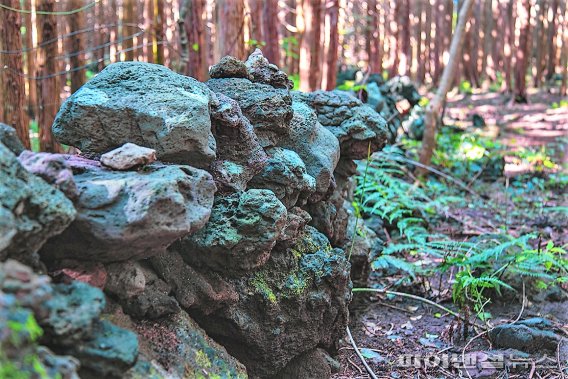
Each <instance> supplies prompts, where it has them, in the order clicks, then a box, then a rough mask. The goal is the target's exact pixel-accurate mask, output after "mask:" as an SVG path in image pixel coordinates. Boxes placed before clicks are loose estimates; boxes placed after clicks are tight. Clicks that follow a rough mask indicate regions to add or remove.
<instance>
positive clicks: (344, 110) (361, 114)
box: [293, 91, 388, 159]
mask: <svg viewBox="0 0 568 379" xmlns="http://www.w3.org/2000/svg"><path fill="white" fill-rule="evenodd" d="M293 97H294V101H303V102H305V103H307V104H308V105H310V106H311V107H312V108H313V109H314V110H315V111H316V113H317V117H318V121H319V122H320V123H321V124H322V125H323V126H325V127H326V128H327V129H328V130H330V131H331V132H332V133H333V135H334V136H335V137H336V138H337V139H338V140H339V144H340V145H341V157H342V158H348V159H363V158H366V157H367V155H368V152H369V147H370V150H371V152H373V151H377V150H380V149H382V148H383V147H384V146H385V144H386V142H387V138H388V136H387V123H386V121H385V120H384V119H383V118H382V117H381V115H379V114H378V113H377V112H375V111H373V110H372V109H371V108H370V107H368V106H365V105H364V104H363V103H362V102H361V101H359V100H358V99H356V98H355V97H353V96H351V95H350V94H349V93H347V92H342V91H316V92H312V93H309V94H303V93H299V92H294V96H293ZM369 145H370V146H369Z"/></svg>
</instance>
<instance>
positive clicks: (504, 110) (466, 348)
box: [333, 91, 568, 379]
mask: <svg viewBox="0 0 568 379" xmlns="http://www.w3.org/2000/svg"><path fill="white" fill-rule="evenodd" d="M560 100H561V99H560V98H559V97H558V96H556V95H551V94H549V93H546V92H544V91H541V92H533V93H531V95H530V97H529V104H522V105H512V104H510V101H509V99H508V98H506V97H504V96H502V95H500V94H496V93H487V94H478V95H471V96H465V97H464V96H461V95H460V96H455V97H454V98H451V99H450V100H449V102H448V106H447V109H446V113H445V123H446V124H455V125H459V124H460V123H461V124H465V125H466V126H467V124H468V123H470V124H471V115H472V114H478V115H480V116H482V117H483V118H484V119H485V122H486V123H487V130H488V131H489V133H493V135H494V138H495V139H496V140H498V141H499V142H501V143H503V144H505V145H507V146H508V147H509V148H510V149H517V148H520V147H527V146H531V147H540V146H544V145H548V146H551V145H552V146H555V147H556V149H555V150H553V152H555V156H554V159H555V160H556V161H557V162H562V163H564V164H566V163H567V158H566V154H565V153H564V148H565V146H563V145H565V144H566V141H567V137H568V107H560V108H557V109H552V107H551V104H553V103H555V102H556V103H558V102H559V101H560ZM506 162H507V164H506V167H505V177H503V178H500V179H498V180H497V181H495V182H494V183H492V182H489V183H484V186H485V187H481V188H485V189H486V194H484V196H487V198H488V199H489V200H491V203H493V204H499V208H501V212H500V213H499V212H495V211H494V209H492V208H491V207H487V208H476V209H471V208H463V209H453V215H454V216H457V217H458V218H459V219H460V220H461V222H455V220H454V222H451V221H448V222H447V223H446V222H443V223H441V224H440V225H436V226H435V228H440V229H443V230H445V231H446V232H448V230H451V231H452V232H451V233H449V234H450V235H453V236H455V238H456V240H459V239H461V240H463V239H464V238H465V237H467V236H468V235H471V234H475V233H476V231H479V230H482V231H486V232H491V231H492V230H495V229H496V228H497V227H498V226H499V225H502V224H503V222H504V221H503V218H506V225H507V227H508V230H510V231H511V233H513V234H515V233H517V232H519V233H520V232H521V231H526V230H528V229H531V230H534V229H540V230H546V232H547V233H548V235H549V236H551V238H552V239H553V240H555V241H556V242H557V244H560V245H562V244H565V243H567V242H568V237H567V236H566V230H567V227H568V225H567V223H566V220H565V219H563V220H559V219H544V220H534V219H532V216H531V219H527V215H526V214H523V213H522V212H515V204H514V202H512V201H511V199H509V198H508V197H507V196H505V195H504V193H503V192H504V191H503V190H502V189H503V188H504V186H507V185H509V180H510V178H511V177H513V176H515V175H519V174H521V173H526V172H528V171H530V169H531V168H530V167H527V166H526V165H523V163H522V162H520V161H519V160H517V159H515V158H514V157H507V158H506ZM534 196H535V199H534V204H535V205H534V206H535V207H538V206H542V205H543V201H544V202H546V204H547V205H548V206H550V205H553V206H566V205H568V203H567V201H566V196H565V194H564V193H562V192H561V191H556V192H553V193H547V194H546V195H543V194H540V193H537V194H535V195H534ZM543 198H544V200H543ZM531 200H533V199H529V201H531ZM451 276H452V275H451V273H448V274H447V275H445V276H444V277H435V278H421V279H419V280H415V281H414V282H413V284H412V286H407V287H398V288H394V290H396V291H400V292H405V293H411V294H415V295H417V296H420V297H423V298H427V299H429V300H432V301H434V302H436V303H439V304H441V305H442V306H444V307H447V308H449V309H452V310H454V311H456V312H457V309H456V307H455V306H454V305H453V304H452V301H451V288H450V287H451V284H450V280H451ZM395 279H396V278H392V277H388V275H383V276H381V274H380V273H372V275H371V279H370V283H369V284H370V286H371V285H373V284H375V285H376V284H380V285H381V286H382V287H385V286H386V287H389V285H392V283H393V282H394V281H395ZM525 295H526V296H523V293H520V292H517V293H512V292H511V293H508V294H504V295H503V296H502V297H499V298H498V299H497V300H496V301H494V302H493V304H491V305H490V306H489V308H488V311H489V312H491V314H492V315H493V319H492V320H491V324H492V325H498V324H501V323H507V322H512V321H514V320H516V319H520V320H523V319H527V318H530V317H544V318H546V319H548V320H550V321H551V322H552V323H553V324H554V326H555V327H557V328H558V329H559V330H561V331H563V332H564V334H565V335H566V336H568V301H566V300H565V299H566V297H565V296H564V300H562V301H554V299H555V298H554V296H548V298H546V300H544V298H545V297H546V296H545V294H534V293H533V294H529V293H526V294H525ZM523 299H524V300H523ZM551 299H553V300H551ZM472 319H473V318H472ZM350 330H351V332H352V335H353V339H354V341H355V343H356V344H357V346H358V348H359V349H361V351H362V352H363V353H364V355H365V357H366V360H367V362H368V363H369V365H370V367H371V368H372V370H373V371H374V373H375V374H376V376H377V377H378V378H393V379H397V378H401V379H406V378H440V379H442V378H444V379H449V378H470V377H472V378H480V377H485V378H511V379H512V378H535V379H537V378H542V379H544V378H548V379H552V378H563V376H562V375H563V374H562V373H561V369H560V368H559V366H560V365H561V362H560V360H559V359H558V357H555V356H550V357H547V356H540V357H536V358H535V357H534V356H531V357H530V358H525V359H522V358H519V357H516V356H509V357H506V356H505V357H504V359H505V360H507V359H508V360H507V361H506V364H504V366H506V367H507V368H503V369H484V370H481V371H482V372H480V371H475V372H474V371H472V370H469V371H468V370H464V369H463V368H459V367H458V366H460V362H463V361H464V360H463V359H465V361H466V362H468V359H469V360H471V359H477V362H479V361H483V359H485V358H487V354H489V353H488V352H490V351H491V349H492V346H491V343H490V342H489V340H488V339H487V338H486V335H481V336H478V337H477V338H474V339H473V340H472V338H473V337H475V336H477V335H478V334H479V333H478V332H480V331H481V330H480V329H477V330H476V329H475V328H472V327H471V326H470V327H468V328H467V331H466V333H464V325H463V322H461V321H460V320H459V319H458V318H456V317H455V316H453V315H451V314H449V313H448V312H446V311H445V310H442V309H439V308H437V307H434V306H431V305H428V304H426V303H424V302H422V301H417V300H413V299H408V298H403V297H400V296H397V297H393V296H387V295H385V294H371V295H370V294H369V293H355V294H354V300H353V304H352V309H351V323H350ZM464 337H465V338H464ZM404 355H417V356H419V357H422V358H423V359H424V357H431V358H429V360H426V361H425V360H422V361H421V365H420V366H421V367H418V368H416V367H404V366H405V365H406V366H408V365H409V362H410V361H408V360H406V361H405V360H404ZM432 357H435V358H432ZM472 357H473V358H472ZM501 357H502V356H499V357H498V358H497V359H501ZM438 360H439V361H438ZM339 361H340V363H341V369H340V372H338V373H336V374H334V376H333V378H334V379H343V378H370V375H369V374H368V373H367V372H366V371H365V368H364V366H363V364H362V362H361V360H360V359H359V358H358V357H357V355H356V354H355V351H354V349H353V347H352V345H351V343H350V342H349V341H348V339H347V337H346V339H345V340H344V341H342V346H341V348H340V352H339ZM428 362H430V363H428ZM428 366H430V367H428ZM466 371H467V372H466ZM567 377H568V375H567Z"/></svg>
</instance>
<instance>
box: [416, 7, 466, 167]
mask: <svg viewBox="0 0 568 379" xmlns="http://www.w3.org/2000/svg"><path fill="white" fill-rule="evenodd" d="M473 3H474V0H464V1H463V4H462V6H461V9H460V13H459V16H458V23H457V25H456V29H455V31H454V35H453V37H452V44H451V46H450V59H449V61H448V64H447V65H446V67H445V68H444V73H443V74H442V79H441V81H440V86H439V87H438V90H437V91H436V95H435V96H434V98H433V99H432V101H430V104H428V106H427V107H426V114H425V120H424V125H425V126H424V128H425V129H424V137H423V139H422V149H421V150H420V163H421V164H422V165H424V166H428V165H430V162H431V161H432V154H433V153H434V149H435V148H436V129H437V124H438V117H439V114H440V111H441V110H442V107H443V106H444V103H445V102H446V95H447V94H448V91H449V90H450V86H451V85H452V83H453V81H454V75H455V72H456V68H457V64H458V62H459V59H458V57H459V56H460V55H461V53H462V51H461V50H462V43H463V38H464V35H465V26H466V23H467V20H468V19H469V15H470V13H471V8H472V6H473ZM418 172H419V173H420V175H424V174H425V173H426V170H425V169H424V168H419V169H418Z"/></svg>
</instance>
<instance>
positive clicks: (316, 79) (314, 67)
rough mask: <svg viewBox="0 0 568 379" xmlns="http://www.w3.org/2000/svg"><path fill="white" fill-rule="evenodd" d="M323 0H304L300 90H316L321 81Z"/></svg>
mask: <svg viewBox="0 0 568 379" xmlns="http://www.w3.org/2000/svg"><path fill="white" fill-rule="evenodd" d="M321 5H322V3H321V1H320V0H304V7H303V10H304V19H305V30H304V37H303V38H302V45H301V49H300V90H301V91H304V92H310V91H315V90H316V89H317V88H318V86H319V84H320V83H321V69H320V66H319V59H320V54H321Z"/></svg>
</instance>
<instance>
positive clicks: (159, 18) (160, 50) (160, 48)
mask: <svg viewBox="0 0 568 379" xmlns="http://www.w3.org/2000/svg"><path fill="white" fill-rule="evenodd" d="M154 1H155V2H154V9H157V12H156V13H155V14H154V17H155V18H154V34H155V35H156V56H155V57H154V62H156V63H158V64H164V62H165V53H164V43H165V40H166V38H165V29H166V28H165V23H166V18H165V17H164V8H165V6H164V0H154Z"/></svg>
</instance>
